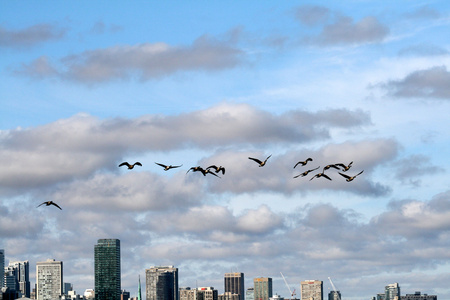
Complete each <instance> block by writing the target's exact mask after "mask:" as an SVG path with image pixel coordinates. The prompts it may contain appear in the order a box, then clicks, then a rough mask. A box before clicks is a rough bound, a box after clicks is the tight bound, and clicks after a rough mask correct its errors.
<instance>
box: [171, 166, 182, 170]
mask: <svg viewBox="0 0 450 300" xmlns="http://www.w3.org/2000/svg"><path fill="white" fill-rule="evenodd" d="M181 166H182V165H179V166H170V167H169V169H175V168H179V167H181Z"/></svg>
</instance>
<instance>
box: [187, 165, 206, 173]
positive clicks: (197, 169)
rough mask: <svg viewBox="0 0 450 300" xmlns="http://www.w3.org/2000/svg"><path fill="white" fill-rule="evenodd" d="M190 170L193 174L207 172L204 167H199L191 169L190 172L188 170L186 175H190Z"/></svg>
mask: <svg viewBox="0 0 450 300" xmlns="http://www.w3.org/2000/svg"><path fill="white" fill-rule="evenodd" d="M190 170H192V172H202V173H203V172H205V170H204V169H203V168H202V167H200V166H198V167H192V168H190V169H189V170H187V172H186V174H187V173H189V171H190Z"/></svg>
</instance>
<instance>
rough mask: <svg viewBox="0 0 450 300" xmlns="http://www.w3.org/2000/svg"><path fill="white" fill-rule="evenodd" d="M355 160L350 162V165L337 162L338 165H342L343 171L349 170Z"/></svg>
mask: <svg viewBox="0 0 450 300" xmlns="http://www.w3.org/2000/svg"><path fill="white" fill-rule="evenodd" d="M352 164H353V161H352V162H350V163H349V164H348V165H344V164H335V165H336V166H338V167H342V171H344V172H347V171H348V170H349V169H350V168H351V167H352Z"/></svg>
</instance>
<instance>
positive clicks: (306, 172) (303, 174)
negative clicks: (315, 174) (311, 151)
mask: <svg viewBox="0 0 450 300" xmlns="http://www.w3.org/2000/svg"><path fill="white" fill-rule="evenodd" d="M318 168H320V166H319V167H317V168H314V169H311V170H308V171H305V172H303V173H302V174H298V175H297V176H294V178H297V177H299V176H302V177H305V176H306V175H308V174H309V172H312V171H314V170H317V169H318Z"/></svg>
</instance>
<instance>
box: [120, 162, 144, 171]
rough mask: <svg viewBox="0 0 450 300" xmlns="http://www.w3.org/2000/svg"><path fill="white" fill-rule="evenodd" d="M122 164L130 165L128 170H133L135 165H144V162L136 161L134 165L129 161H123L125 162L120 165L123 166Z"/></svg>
mask: <svg viewBox="0 0 450 300" xmlns="http://www.w3.org/2000/svg"><path fill="white" fill-rule="evenodd" d="M121 166H127V167H128V170H131V169H133V168H134V166H141V167H142V164H141V163H140V162H138V161H137V162H135V163H134V164H132V165H130V164H129V163H128V162H126V161H125V162H123V163H121V164H120V165H119V167H121Z"/></svg>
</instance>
